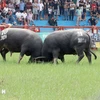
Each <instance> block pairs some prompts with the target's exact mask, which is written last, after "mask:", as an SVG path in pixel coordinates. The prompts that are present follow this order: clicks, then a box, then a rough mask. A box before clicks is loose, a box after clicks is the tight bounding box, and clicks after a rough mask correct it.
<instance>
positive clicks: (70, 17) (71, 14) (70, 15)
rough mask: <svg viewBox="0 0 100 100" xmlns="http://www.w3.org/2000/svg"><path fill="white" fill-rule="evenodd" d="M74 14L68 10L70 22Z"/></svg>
mask: <svg viewBox="0 0 100 100" xmlns="http://www.w3.org/2000/svg"><path fill="white" fill-rule="evenodd" d="M74 12H75V11H74V10H70V11H69V19H70V20H73V19H74Z"/></svg>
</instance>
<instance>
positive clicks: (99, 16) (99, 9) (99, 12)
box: [97, 6, 100, 19]
mask: <svg viewBox="0 0 100 100" xmlns="http://www.w3.org/2000/svg"><path fill="white" fill-rule="evenodd" d="M97 17H98V18H99V19H100V6H98V10H97Z"/></svg>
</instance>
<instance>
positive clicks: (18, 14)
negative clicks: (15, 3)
mask: <svg viewBox="0 0 100 100" xmlns="http://www.w3.org/2000/svg"><path fill="white" fill-rule="evenodd" d="M15 15H16V19H17V23H18V24H19V25H21V24H23V19H24V18H23V16H22V13H21V12H20V11H19V10H18V11H17V12H16V14H15Z"/></svg>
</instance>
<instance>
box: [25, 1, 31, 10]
mask: <svg viewBox="0 0 100 100" xmlns="http://www.w3.org/2000/svg"><path fill="white" fill-rule="evenodd" d="M26 9H27V12H29V11H30V10H32V3H31V2H30V0H28V1H27V2H26Z"/></svg>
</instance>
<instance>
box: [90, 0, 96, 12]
mask: <svg viewBox="0 0 100 100" xmlns="http://www.w3.org/2000/svg"><path fill="white" fill-rule="evenodd" d="M94 9H96V10H97V3H96V2H95V1H93V2H92V3H91V10H94Z"/></svg>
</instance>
